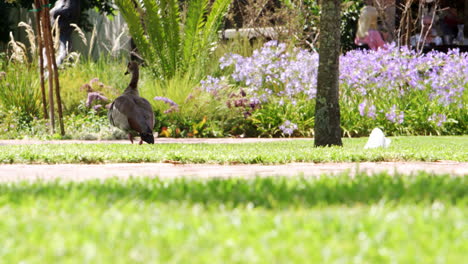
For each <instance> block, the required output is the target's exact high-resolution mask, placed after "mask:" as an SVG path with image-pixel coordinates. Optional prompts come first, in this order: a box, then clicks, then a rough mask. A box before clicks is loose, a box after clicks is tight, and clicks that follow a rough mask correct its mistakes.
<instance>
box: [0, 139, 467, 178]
mask: <svg viewBox="0 0 468 264" xmlns="http://www.w3.org/2000/svg"><path fill="white" fill-rule="evenodd" d="M290 140H311V141H312V140H313V139H310V138H300V139H298V138H294V139H288V138H281V139H278V138H275V139H272V138H201V139H200V138H183V139H174V138H157V139H156V144H168V143H184V144H199V143H206V144H213V143H220V144H221V143H222V144H232V143H254V142H272V141H290ZM109 143H111V144H130V142H129V141H128V140H104V141H94V140H93V141H86V140H47V141H44V140H0V145H26V144H109ZM356 171H360V172H365V173H368V174H370V173H375V172H383V171H387V172H389V173H392V174H393V173H395V172H398V173H402V174H412V173H415V172H417V171H426V172H431V173H437V174H451V175H455V176H468V162H452V161H441V162H364V163H289V164H284V165H213V164H177V163H137V164H135V163H119V164H96V165H87V164H57V165H48V164H41V165H29V164H13V165H7V164H4V165H0V182H11V181H21V180H39V179H41V180H55V179H61V180H73V181H83V180H91V179H106V178H110V177H119V178H128V177H145V176H146V177H161V178H173V177H199V178H206V177H254V176H299V175H302V176H308V177H316V176H319V175H323V174H334V175H336V174H340V173H344V172H350V173H351V174H355V173H356Z"/></svg>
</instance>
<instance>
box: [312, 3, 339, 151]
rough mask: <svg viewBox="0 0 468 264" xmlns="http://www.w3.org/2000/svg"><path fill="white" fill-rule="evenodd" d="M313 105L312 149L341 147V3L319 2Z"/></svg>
mask: <svg viewBox="0 0 468 264" xmlns="http://www.w3.org/2000/svg"><path fill="white" fill-rule="evenodd" d="M321 3H322V4H321V9H322V13H321V15H320V36H319V45H320V48H319V67H318V76H317V98H316V105H315V128H314V130H315V140H314V142H315V146H316V147H319V146H333V145H335V146H342V145H343V143H342V142H341V127H340V105H339V91H338V88H339V58H340V46H341V45H340V21H341V20H340V17H341V16H340V12H341V0H322V1H321Z"/></svg>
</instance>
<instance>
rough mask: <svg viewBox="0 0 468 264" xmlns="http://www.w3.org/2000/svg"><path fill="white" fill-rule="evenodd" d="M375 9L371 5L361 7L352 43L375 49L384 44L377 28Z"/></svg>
mask: <svg viewBox="0 0 468 264" xmlns="http://www.w3.org/2000/svg"><path fill="white" fill-rule="evenodd" d="M377 17H378V12H377V9H376V8H375V7H373V6H365V7H363V8H362V9H361V15H360V16H359V21H358V30H357V32H356V38H355V39H354V43H355V44H356V45H359V46H362V45H364V44H365V45H367V46H369V48H370V49H372V50H377V49H379V48H382V47H383V46H384V45H385V41H384V40H383V38H382V34H381V33H380V31H378V30H377Z"/></svg>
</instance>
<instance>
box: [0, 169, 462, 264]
mask: <svg viewBox="0 0 468 264" xmlns="http://www.w3.org/2000/svg"><path fill="white" fill-rule="evenodd" d="M467 186H468V185H467V180H466V178H464V177H451V176H450V175H440V176H436V175H430V174H425V173H420V174H417V175H411V176H399V175H397V176H389V175H386V174H378V175H373V176H370V177H368V176H363V175H358V176H357V177H356V178H351V177H349V176H348V175H342V176H340V177H328V176H323V177H321V178H281V177H275V178H253V179H228V180H221V179H205V180H200V179H199V180H187V179H185V180H184V179H178V180H160V179H148V178H135V179H129V180H127V181H120V180H116V179H111V180H106V181H103V182H101V181H87V182H81V183H76V182H67V183H65V182H35V183H26V182H23V183H8V184H0V197H1V198H0V212H1V213H2V220H1V221H0V233H1V234H2V236H1V237H0V244H2V245H3V246H2V247H1V249H0V258H1V259H2V261H4V262H5V263H17V262H21V261H24V262H28V263H44V262H45V263H56V262H62V263H63V262H71V263H77V262H78V263H81V262H95V263H139V262H143V263H152V262H157V263H168V262H175V263H207V262H210V263H226V262H228V263H246V262H248V263H308V262H310V261H312V262H314V263H336V262H354V261H357V260H358V261H359V262H360V263H388V262H399V263H400V262H401V263H416V262H420V261H423V262H424V263H433V262H438V261H440V262H443V263H462V262H463V259H464V257H465V252H466V250H467V249H468V237H467V236H466V231H465V230H466V228H467V224H466V218H467V217H468V210H467V205H468V204H467V202H468V200H467V190H468V188H467Z"/></svg>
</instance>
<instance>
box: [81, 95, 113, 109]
mask: <svg viewBox="0 0 468 264" xmlns="http://www.w3.org/2000/svg"><path fill="white" fill-rule="evenodd" d="M95 100H101V101H104V102H107V101H109V99H107V97H105V96H104V95H102V94H100V93H99V92H90V93H88V98H87V99H86V107H90V106H91V104H92V103H93V101H95Z"/></svg>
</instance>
